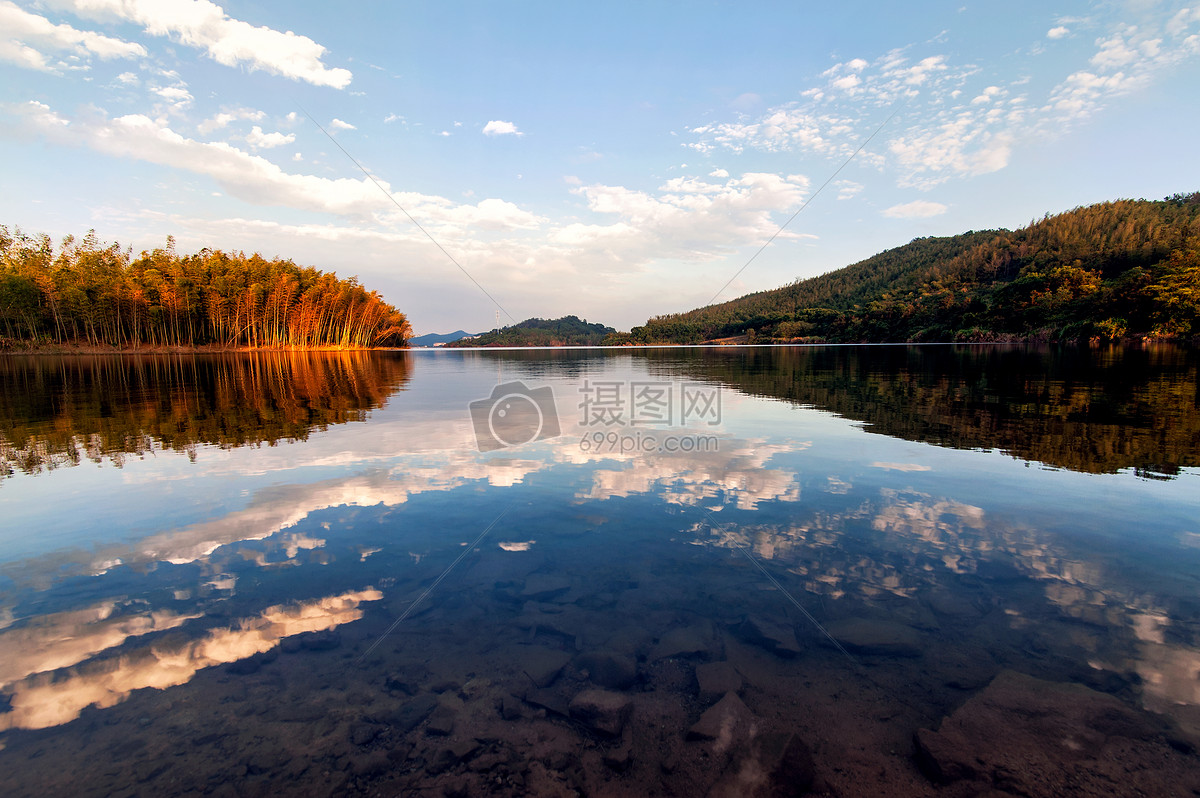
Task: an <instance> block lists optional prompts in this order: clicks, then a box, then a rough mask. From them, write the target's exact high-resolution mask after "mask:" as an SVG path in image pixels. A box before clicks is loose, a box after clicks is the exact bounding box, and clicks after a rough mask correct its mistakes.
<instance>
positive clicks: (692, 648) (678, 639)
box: [650, 626, 712, 659]
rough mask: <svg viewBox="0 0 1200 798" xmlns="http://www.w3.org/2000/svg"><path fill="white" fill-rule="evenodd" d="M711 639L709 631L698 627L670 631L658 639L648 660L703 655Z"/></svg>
mask: <svg viewBox="0 0 1200 798" xmlns="http://www.w3.org/2000/svg"><path fill="white" fill-rule="evenodd" d="M711 637H712V635H711V633H710V631H709V630H708V629H704V628H702V627H700V626H685V627H683V628H680V629H672V630H671V631H669V632H667V633H666V634H665V635H663V636H662V637H661V638H660V639H659V641H658V644H657V645H656V646H654V648H653V650H651V652H650V658H651V659H666V658H667V657H690V656H694V655H697V654H703V653H705V652H706V651H708V649H709V645H710V639H711Z"/></svg>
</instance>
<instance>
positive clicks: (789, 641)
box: [738, 616, 800, 657]
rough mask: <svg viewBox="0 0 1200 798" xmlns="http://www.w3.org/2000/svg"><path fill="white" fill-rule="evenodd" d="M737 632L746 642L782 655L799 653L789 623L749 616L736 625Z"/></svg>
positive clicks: (791, 655)
mask: <svg viewBox="0 0 1200 798" xmlns="http://www.w3.org/2000/svg"><path fill="white" fill-rule="evenodd" d="M738 633H739V634H740V635H741V637H742V638H743V639H744V640H746V642H748V643H754V644H755V645H758V646H762V647H763V648H765V649H767V650H768V651H770V652H772V653H774V654H778V655H780V656H783V657H794V656H796V655H797V654H799V653H800V644H799V643H797V642H796V630H795V628H793V627H792V625H791V624H782V623H777V622H775V621H768V620H765V619H763V618H756V617H753V616H750V617H748V618H746V620H745V621H743V622H742V624H741V626H739V627H738Z"/></svg>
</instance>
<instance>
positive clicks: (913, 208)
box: [883, 200, 947, 219]
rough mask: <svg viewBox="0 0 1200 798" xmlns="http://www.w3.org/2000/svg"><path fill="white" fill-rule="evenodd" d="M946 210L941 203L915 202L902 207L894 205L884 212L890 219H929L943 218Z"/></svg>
mask: <svg viewBox="0 0 1200 798" xmlns="http://www.w3.org/2000/svg"><path fill="white" fill-rule="evenodd" d="M946 210H947V206H945V205H943V204H942V203H940V202H928V201H926V200H914V201H913V202H906V203H904V204H902V205H893V206H892V207H890V208H888V209H887V210H886V211H884V212H883V215H884V216H887V217H888V218H890V219H927V218H929V217H930V216H941V215H942V214H943V213H945V212H946Z"/></svg>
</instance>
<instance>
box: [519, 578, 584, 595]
mask: <svg viewBox="0 0 1200 798" xmlns="http://www.w3.org/2000/svg"><path fill="white" fill-rule="evenodd" d="M570 589H571V580H570V579H567V578H566V577H565V576H557V575H554V574H531V575H530V576H529V578H528V579H526V580H525V586H524V587H523V588H522V589H521V594H520V595H521V597H522V598H525V599H533V600H534V601H546V600H548V599H551V598H554V597H555V596H560V595H562V594H563V593H566V592H567V591H568V590H570Z"/></svg>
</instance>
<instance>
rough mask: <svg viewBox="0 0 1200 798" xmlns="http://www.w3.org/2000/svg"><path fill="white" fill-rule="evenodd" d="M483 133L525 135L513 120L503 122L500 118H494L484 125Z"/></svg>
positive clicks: (490, 134)
mask: <svg viewBox="0 0 1200 798" xmlns="http://www.w3.org/2000/svg"><path fill="white" fill-rule="evenodd" d="M483 135H485V136H523V135H525V134H524V133H522V132H521V131H519V130H517V126H516V125H514V124H513V123H512V122H501V121H500V120H498V119H493V120H492V121H491V122H488V123H487V124H486V125H484V126H483Z"/></svg>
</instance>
